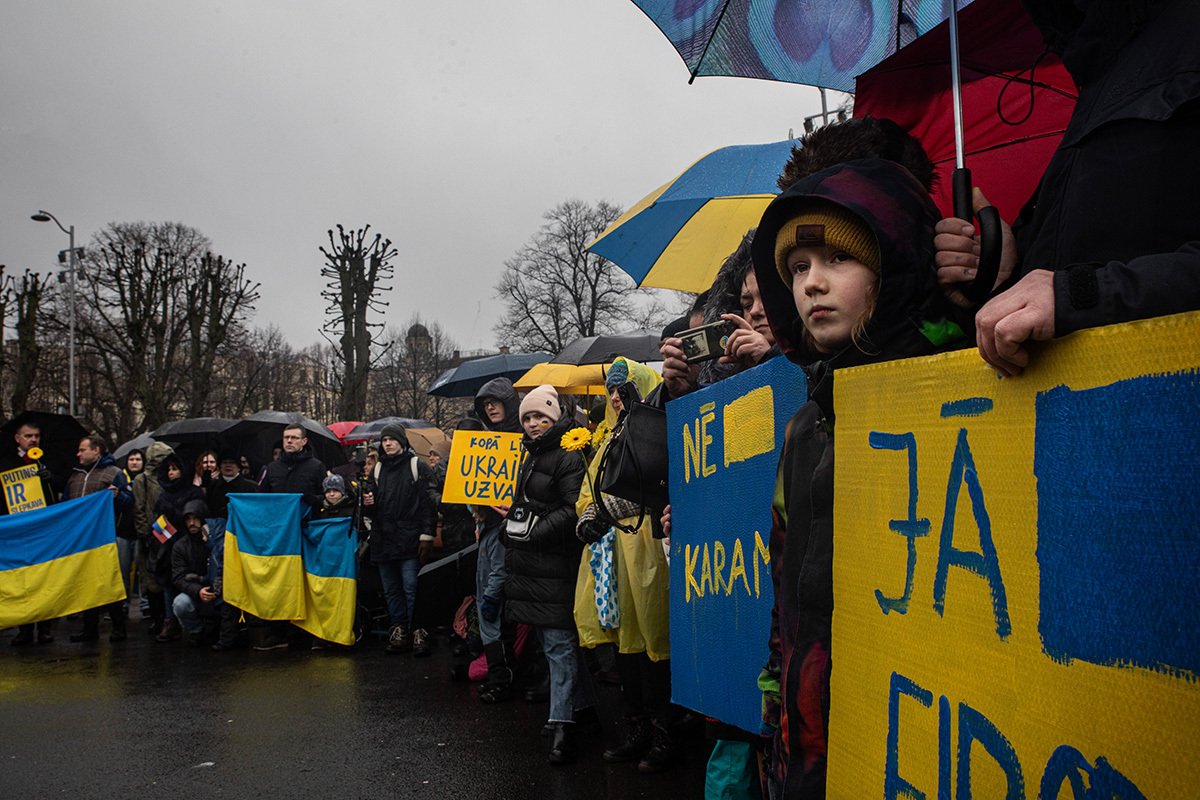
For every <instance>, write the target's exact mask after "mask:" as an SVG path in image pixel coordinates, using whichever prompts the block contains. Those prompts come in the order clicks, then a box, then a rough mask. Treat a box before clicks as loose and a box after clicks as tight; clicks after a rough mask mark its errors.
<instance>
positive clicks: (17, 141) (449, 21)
mask: <svg viewBox="0 0 1200 800" xmlns="http://www.w3.org/2000/svg"><path fill="white" fill-rule="evenodd" d="M818 108H819V98H818V95H817V92H816V90H815V89H812V88H808V87H800V86H792V85H787V84H777V83H770V82H764V81H752V80H741V79H734V78H701V79H698V80H697V81H696V82H695V83H694V84H692V85H691V86H689V85H688V84H687V69H686V68H685V67H684V65H683V63H682V61H681V60H680V59H679V57H678V56H677V55H676V53H675V51H674V50H673V49H672V48H671V46H670V44H669V43H668V42H667V40H666V39H665V38H664V37H663V36H662V35H661V34H660V33H659V32H658V30H657V29H656V28H655V27H654V25H653V24H652V23H651V22H650V21H649V20H647V19H646V18H645V17H644V16H643V15H642V13H641V12H640V11H639V10H638V9H637V7H636V6H634V5H633V3H631V2H628V0H513V1H512V2H503V3H491V2H483V0H475V1H474V2H461V0H460V1H459V2H455V0H447V1H443V2H426V3H416V2H411V0H391V1H390V2H362V1H359V2H336V3H334V2H323V3H317V2H308V1H307V0H287V2H283V0H273V1H272V2H248V1H242V2H224V3H221V2H216V3H214V2H187V3H183V2H163V0H155V1H154V2H130V1H129V0H110V1H109V2H103V3H96V2H85V1H84V0H70V1H65V0H64V1H63V2H55V1H54V0H36V1H34V0H4V2H3V4H0V186H2V187H3V188H0V263H6V264H8V266H9V269H10V270H12V271H16V272H19V271H21V270H22V269H24V268H25V267H32V268H34V269H42V270H50V269H53V268H55V267H56V266H57V263H56V255H57V252H58V251H59V250H60V249H65V248H66V237H65V236H63V235H62V234H61V233H59V232H58V230H57V229H56V228H54V226H53V225H50V224H40V225H39V224H38V223H35V222H32V221H30V219H29V215H30V214H32V213H33V212H34V211H36V210H37V209H39V208H45V209H47V210H49V211H51V212H53V213H54V214H55V215H56V216H58V218H59V219H60V220H62V221H63V223H64V224H65V225H70V224H74V225H75V226H76V232H77V239H78V243H80V244H85V243H86V242H87V241H88V239H90V237H91V235H92V234H93V233H95V232H96V231H97V230H98V229H99V228H101V227H102V226H103V225H105V224H106V223H108V222H114V221H121V222H124V221H134V220H160V221H161V220H170V221H179V222H183V223H186V224H188V225H191V226H194V227H196V228H198V229H199V230H201V231H202V232H203V233H205V234H207V235H208V236H209V237H210V238H211V239H212V241H213V245H214V250H215V251H216V252H218V253H221V254H222V255H225V256H227V257H229V258H232V259H234V260H236V261H239V262H240V261H244V262H246V263H247V265H248V272H249V274H250V276H251V277H252V278H253V279H254V280H257V281H260V282H261V283H262V295H263V297H262V300H261V301H260V302H259V303H258V309H257V313H256V314H255V317H254V320H253V324H255V325H262V326H265V325H267V324H269V323H274V324H277V325H279V326H280V328H282V330H283V332H284V334H285V335H286V336H287V338H288V340H289V341H290V342H291V343H292V344H293V345H295V346H298V347H303V346H306V345H308V344H311V343H312V342H314V341H317V340H318V339H319V334H318V328H319V327H320V324H321V322H322V320H323V309H324V303H323V302H322V301H321V299H320V297H319V292H320V289H321V287H322V281H321V279H320V276H319V269H320V266H321V263H322V258H321V255H320V253H319V252H318V251H317V247H318V245H321V244H323V243H325V241H326V234H325V232H326V230H328V229H329V228H331V227H333V226H334V225H335V224H336V223H339V222H340V223H342V224H344V225H346V226H347V227H358V226H360V225H363V224H365V223H370V224H371V225H372V227H373V229H374V230H377V231H380V232H381V233H383V234H384V235H385V236H387V237H389V238H391V239H392V241H393V242H394V243H395V246H396V247H397V249H398V250H399V256H398V257H397V258H396V259H395V263H396V280H395V286H396V289H395V290H394V291H393V292H392V294H391V297H390V301H391V308H390V309H389V313H388V315H387V320H386V321H387V322H388V323H389V324H401V323H403V322H404V321H406V320H407V319H408V318H409V317H410V316H411V315H412V314H413V313H414V312H417V313H420V314H421V315H422V316H423V317H425V318H427V319H431V320H435V321H438V322H440V323H441V324H442V326H443V327H444V328H445V329H446V331H447V332H448V333H449V334H450V335H451V336H452V337H454V338H455V339H456V340H457V341H458V342H459V343H460V344H461V345H462V346H463V347H464V348H478V347H490V346H492V345H493V343H494V338H495V337H494V334H493V330H492V328H493V326H494V324H495V323H496V321H497V319H498V318H499V306H498V302H497V301H496V300H495V299H494V298H493V289H492V287H493V286H494V285H495V283H496V281H497V279H498V277H499V274H500V270H501V267H502V264H503V262H504V260H505V259H506V258H508V257H509V256H511V255H512V254H513V252H514V251H515V250H516V249H517V248H518V247H519V246H520V245H521V244H522V243H523V242H524V241H525V240H527V239H528V238H529V237H530V235H531V234H533V233H534V232H535V231H536V230H537V228H538V226H539V224H540V222H541V214H542V213H543V212H544V211H545V210H547V209H549V208H551V207H553V206H554V205H556V204H557V203H559V202H561V201H563V200H566V199H568V198H579V199H583V200H588V201H595V200H600V199H607V200H610V201H612V202H615V203H617V204H620V205H622V206H624V207H628V206H629V205H631V204H632V203H634V202H636V201H637V200H638V199H640V198H641V197H642V196H643V195H645V194H647V193H649V192H650V191H651V190H652V189H654V188H656V187H657V186H659V185H660V184H662V183H664V182H666V181H667V180H669V179H670V178H672V177H674V175H676V174H677V173H679V172H680V171H682V170H683V169H684V168H685V167H686V166H688V164H690V163H691V162H692V161H694V160H695V159H697V158H699V157H700V156H701V155H703V154H705V153H707V152H709V151H711V150H714V149H716V148H718V147H721V146H724V145H728V144H744V143H753V142H769V141H777V140H780V139H784V138H786V137H787V135H788V130H789V128H794V129H795V130H797V131H799V130H800V128H801V124H802V121H803V118H804V117H805V116H806V115H809V114H813V113H815V112H816V111H817V110H818Z"/></svg>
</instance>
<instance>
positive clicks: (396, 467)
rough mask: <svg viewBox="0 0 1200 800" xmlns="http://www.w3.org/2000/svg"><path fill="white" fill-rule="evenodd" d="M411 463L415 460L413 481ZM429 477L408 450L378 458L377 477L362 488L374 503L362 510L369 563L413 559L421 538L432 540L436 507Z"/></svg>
mask: <svg viewBox="0 0 1200 800" xmlns="http://www.w3.org/2000/svg"><path fill="white" fill-rule="evenodd" d="M412 459H417V461H416V463H417V479H416V480H415V481H414V480H413V473H412V464H411V463H410V462H411V461H412ZM432 477H433V474H432V473H431V472H430V470H429V465H428V464H426V463H425V462H424V461H421V460H420V459H419V458H417V454H416V453H414V452H413V451H412V450H404V451H402V452H400V453H398V454H396V455H394V456H389V455H387V454H386V453H381V454H380V456H379V470H378V474H377V476H372V477H371V478H369V479H368V485H367V487H366V488H365V491H366V492H370V493H373V494H374V495H375V503H374V504H373V505H371V506H368V507H366V509H365V511H366V513H368V514H370V515H371V519H372V524H371V538H370V542H371V560H372V561H375V562H379V561H397V560H399V559H404V558H416V557H417V545H418V544H419V543H420V540H421V535H422V534H425V535H428V536H431V537H432V536H433V534H434V531H435V530H436V528H437V507H436V506H435V505H434V504H433V502H432V501H431V500H430V498H429V484H430V481H431V480H432Z"/></svg>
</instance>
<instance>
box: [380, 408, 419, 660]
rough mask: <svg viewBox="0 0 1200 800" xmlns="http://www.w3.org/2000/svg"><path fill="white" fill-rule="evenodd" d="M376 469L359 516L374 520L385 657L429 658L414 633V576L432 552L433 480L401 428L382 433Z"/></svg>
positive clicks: (393, 427)
mask: <svg viewBox="0 0 1200 800" xmlns="http://www.w3.org/2000/svg"><path fill="white" fill-rule="evenodd" d="M379 447H380V450H381V451H382V452H381V453H380V455H379V463H378V464H376V466H375V469H374V470H372V473H371V475H370V476H368V479H367V485H366V486H365V487H364V492H363V510H364V513H366V514H369V515H370V516H371V519H372V525H371V537H370V539H369V542H370V553H371V561H372V562H373V563H375V564H376V565H377V566H378V567H379V578H380V581H381V582H382V583H383V594H384V597H385V598H386V599H387V606H388V616H389V617H390V621H391V632H390V633H389V635H388V645H387V650H386V652H388V653H404V652H408V651H409V650H412V651H413V654H414V655H417V656H425V655H428V654H429V643H428V639H427V634H426V632H425V631H424V630H423V629H420V628H413V619H414V616H413V612H414V610H415V609H416V604H417V573H418V572H420V569H421V563H422V562H423V561H426V560H428V558H429V554H430V553H431V552H432V549H433V534H434V531H435V530H436V527H437V506H436V505H435V504H434V502H433V498H432V497H431V496H430V492H429V486H430V482H431V480H432V477H433V473H432V471H431V470H430V469H429V466H428V465H427V464H425V463H424V462H423V461H421V460H420V459H419V458H418V457H417V454H416V453H415V452H414V451H413V449H412V447H410V446H409V444H408V434H407V433H406V432H405V430H404V428H403V426H400V425H388V426H386V427H385V428H384V429H383V430H382V431H380V442H379Z"/></svg>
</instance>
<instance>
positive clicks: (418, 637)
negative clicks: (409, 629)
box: [412, 628, 430, 658]
mask: <svg viewBox="0 0 1200 800" xmlns="http://www.w3.org/2000/svg"><path fill="white" fill-rule="evenodd" d="M412 651H413V657H415V658H426V657H428V656H429V654H430V642H429V634H428V633H427V632H426V631H425V629H424V628H417V629H416V630H415V631H413V634H412Z"/></svg>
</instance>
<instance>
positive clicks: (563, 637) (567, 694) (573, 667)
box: [537, 627, 592, 722]
mask: <svg viewBox="0 0 1200 800" xmlns="http://www.w3.org/2000/svg"><path fill="white" fill-rule="evenodd" d="M537 632H538V638H539V639H541V640H542V652H544V653H545V654H546V662H547V664H549V666H550V716H549V718H548V719H547V722H574V721H575V711H576V709H584V708H587V707H588V706H590V705H592V698H591V697H589V696H588V689H589V688H590V683H589V682H588V681H587V679H586V677H585V676H584V675H583V674H582V673H583V672H584V670H581V669H580V668H579V663H580V659H579V636H578V635H577V634H576V633H575V629H574V628H541V627H539V628H538V629H537Z"/></svg>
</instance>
